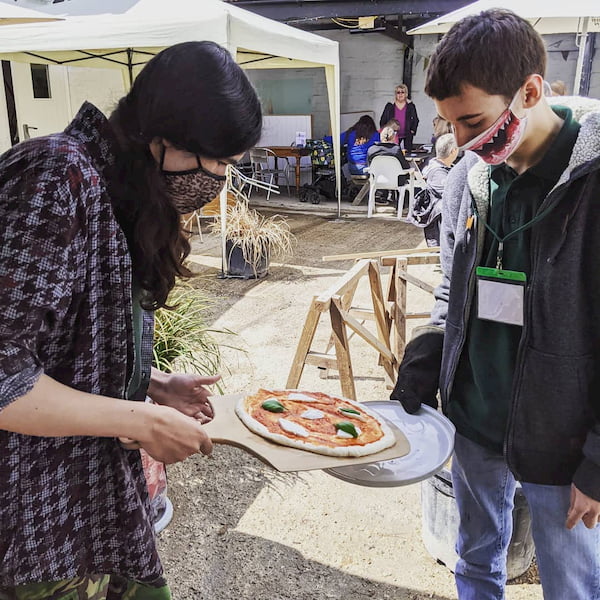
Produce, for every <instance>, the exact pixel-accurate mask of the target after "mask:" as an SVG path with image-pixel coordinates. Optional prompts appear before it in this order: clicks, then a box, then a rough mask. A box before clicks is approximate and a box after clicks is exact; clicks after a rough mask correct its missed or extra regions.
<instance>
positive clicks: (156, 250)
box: [0, 42, 262, 599]
mask: <svg viewBox="0 0 600 600" xmlns="http://www.w3.org/2000/svg"><path fill="white" fill-rule="evenodd" d="M261 127H262V117H261V111H260V104H259V101H258V98H257V96H256V93H255V91H254V89H253V88H252V86H251V84H250V83H249V81H248V79H247V78H246V76H245V75H244V73H243V71H242V70H241V68H240V67H239V66H238V65H237V64H236V63H235V62H234V61H233V59H232V58H231V56H230V55H229V53H228V52H227V51H226V50H224V49H223V48H221V47H220V46H218V45H217V44H214V43H210V42H189V43H185V44H178V45H176V46H173V47H171V48H168V49H166V50H164V51H163V52H161V53H160V54H158V55H157V56H155V57H154V58H153V59H152V60H151V61H150V62H149V63H148V64H147V65H146V67H145V68H144V69H143V70H142V72H141V73H140V74H139V76H138V77H137V79H136V80H135V82H134V84H133V87H132V89H131V91H130V92H129V93H128V94H127V96H126V97H125V98H123V99H122V100H121V102H120V103H119V105H118V107H117V109H116V110H115V111H114V113H113V114H112V115H111V116H110V119H107V118H106V117H105V116H104V115H103V114H102V113H101V112H100V111H99V110H98V109H96V108H95V107H94V106H92V105H91V104H89V103H85V104H84V105H83V106H82V108H81V109H80V111H79V113H78V114H77V116H76V117H75V119H74V120H73V121H72V123H71V124H70V125H69V126H68V127H67V129H66V130H65V131H64V132H63V133H59V134H56V135H52V136H48V137H43V138H34V139H31V140H28V141H26V142H24V143H22V144H19V145H18V146H15V147H14V148H12V149H11V150H9V151H8V152H7V153H5V154H4V155H3V156H2V157H1V158H0V218H1V220H2V229H1V231H0V281H2V285H1V286H0V307H1V309H2V310H0V391H1V392H0V531H1V532H2V535H1V536H0V597H2V598H4V597H8V598H13V597H14V598H17V597H18V598H29V597H32V598H33V597H36V598H38V597H39V598H49V597H52V598H55V599H62V598H71V597H74V596H75V595H77V597H78V598H94V599H96V598H105V597H106V595H107V593H108V594H109V596H108V597H109V598H111V599H113V598H120V597H121V594H123V593H125V594H126V597H127V598H132V599H133V598H135V599H138V598H139V599H142V598H144V599H163V598H165V599H166V598H170V593H169V589H168V586H167V585H166V582H165V580H164V579H163V576H162V566H161V564H160V560H159V558H158V555H157V551H156V545H155V539H154V532H153V525H152V520H153V519H152V517H153V515H152V514H151V509H150V505H149V502H148V493H147V489H146V482H145V479H144V475H143V471H142V465H141V460H140V453H139V452H138V451H137V448H143V449H144V450H145V451H146V452H148V453H149V454H150V456H152V457H153V458H155V459H157V460H159V461H162V462H165V463H172V462H176V461H180V460H183V459H185V458H187V457H188V456H190V455H192V454H194V453H197V452H201V453H202V454H209V453H210V452H211V448H212V444H211V441H210V439H209V438H208V436H207V435H206V433H205V432H204V430H203V427H202V424H203V422H205V421H206V420H208V419H210V418H211V416H212V410H211V407H210V405H209V404H208V400H207V398H208V394H209V391H208V390H207V389H206V387H205V386H206V385H210V384H211V383H214V382H215V381H216V380H217V379H218V376H217V377H196V376H192V375H185V374H180V375H178V374H165V373H160V372H159V371H157V370H155V369H153V368H152V366H151V364H152V363H151V360H152V318H151V316H152V311H153V310H155V309H157V308H160V307H165V306H166V303H167V297H168V294H169V292H170V290H171V289H172V288H173V286H174V285H175V282H176V279H177V278H178V277H185V276H187V275H188V274H189V273H188V271H187V269H186V268H185V266H184V264H183V262H184V260H185V258H186V256H187V255H188V254H189V251H190V246H189V243H188V241H187V239H186V236H185V233H184V232H183V231H182V227H181V222H180V214H182V213H186V212H189V211H191V210H194V209H197V208H200V207H201V206H202V205H203V204H205V203H206V202H208V201H210V200H211V199H212V198H214V197H215V196H216V195H217V194H218V193H219V191H220V190H221V188H222V187H223V185H224V181H225V169H226V165H227V164H228V163H230V162H234V161H236V160H237V159H238V158H239V157H240V156H241V155H242V154H243V153H244V152H245V151H246V150H247V149H249V148H250V147H252V146H253V145H255V144H256V142H257V141H258V139H259V137H260V132H261ZM146 396H148V397H150V398H152V401H153V402H144V401H143V400H144V399H145V398H146Z"/></svg>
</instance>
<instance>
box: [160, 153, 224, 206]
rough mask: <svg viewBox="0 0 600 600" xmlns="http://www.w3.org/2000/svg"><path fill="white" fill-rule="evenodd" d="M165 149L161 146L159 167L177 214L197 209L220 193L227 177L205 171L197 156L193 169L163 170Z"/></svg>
mask: <svg viewBox="0 0 600 600" xmlns="http://www.w3.org/2000/svg"><path fill="white" fill-rule="evenodd" d="M165 150H166V149H165V147H164V146H163V149H162V155H161V158H160V169H161V171H162V174H163V176H164V178H165V182H166V184H167V193H168V194H169V197H170V198H171V200H172V202H173V204H174V206H175V208H176V210H177V212H179V214H182V215H185V214H186V213H190V212H193V211H195V210H198V209H199V208H202V207H203V206H204V205H205V204H207V203H208V202H210V201H211V200H213V198H215V197H216V196H218V195H219V194H220V193H221V190H222V189H223V186H224V185H225V181H226V179H227V177H226V176H225V175H215V174H214V173H211V172H210V171H207V170H206V169H205V168H204V167H203V166H202V163H201V162H200V158H199V157H198V156H197V157H196V160H197V161H198V167H197V168H195V169H190V170H188V171H164V170H163V163H164V160H165Z"/></svg>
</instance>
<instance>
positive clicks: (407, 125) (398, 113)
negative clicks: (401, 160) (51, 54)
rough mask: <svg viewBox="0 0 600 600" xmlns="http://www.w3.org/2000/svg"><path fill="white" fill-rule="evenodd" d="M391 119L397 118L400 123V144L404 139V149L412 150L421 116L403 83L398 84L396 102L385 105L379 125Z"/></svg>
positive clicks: (381, 125)
mask: <svg viewBox="0 0 600 600" xmlns="http://www.w3.org/2000/svg"><path fill="white" fill-rule="evenodd" d="M391 119H396V120H397V121H398V123H400V128H399V129H398V144H401V143H402V140H404V149H405V150H406V151H407V152H412V141H413V137H414V136H415V134H416V133H417V127H418V126H419V117H418V115H417V109H416V107H415V105H414V103H413V102H412V101H411V100H409V98H408V87H406V85H404V84H403V83H401V84H399V85H397V86H396V95H395V99H394V102H393V103H392V102H388V103H387V104H386V105H385V108H384V109H383V112H382V113H381V118H380V119H379V127H383V126H384V125H385V124H386V123H387V122H388V121H390V120H391Z"/></svg>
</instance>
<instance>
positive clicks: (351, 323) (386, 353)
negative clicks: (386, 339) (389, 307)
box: [341, 311, 394, 361]
mask: <svg viewBox="0 0 600 600" xmlns="http://www.w3.org/2000/svg"><path fill="white" fill-rule="evenodd" d="M341 315H342V318H343V320H344V323H345V324H346V325H347V326H348V327H350V329H352V331H354V332H355V333H356V335H359V336H360V337H361V338H362V339H363V340H365V342H367V343H368V344H370V345H371V346H373V348H375V350H377V351H378V352H379V354H381V355H382V356H383V357H384V358H386V359H387V360H389V361H393V360H394V357H393V355H392V352H391V350H390V349H389V348H386V347H385V344H383V343H382V342H381V341H380V340H379V339H377V337H375V335H373V334H372V333H371V332H370V331H369V330H368V329H367V328H366V327H365V326H364V325H361V323H360V322H359V321H357V320H356V319H355V318H354V317H351V316H350V315H349V314H348V313H347V312H344V311H342V312H341Z"/></svg>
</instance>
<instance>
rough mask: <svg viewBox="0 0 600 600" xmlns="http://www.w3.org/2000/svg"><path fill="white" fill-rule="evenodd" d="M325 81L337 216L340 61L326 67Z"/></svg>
mask: <svg viewBox="0 0 600 600" xmlns="http://www.w3.org/2000/svg"><path fill="white" fill-rule="evenodd" d="M325 81H326V83H327V96H328V98H329V118H330V120H331V139H332V141H333V156H334V159H335V184H336V191H337V218H338V219H340V218H341V216H342V160H341V158H342V157H341V152H340V110H339V108H340V75H339V63H338V64H337V65H327V66H326V67H325Z"/></svg>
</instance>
